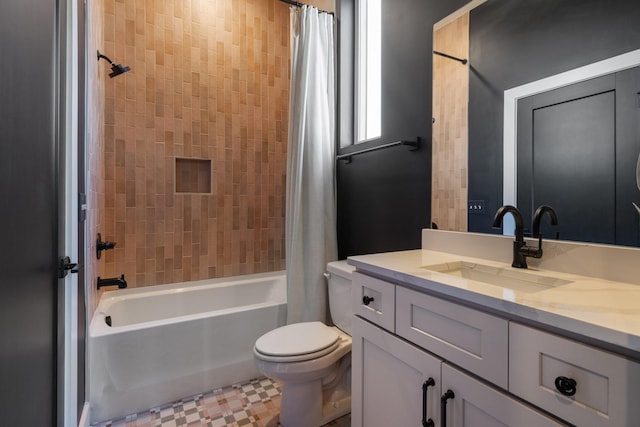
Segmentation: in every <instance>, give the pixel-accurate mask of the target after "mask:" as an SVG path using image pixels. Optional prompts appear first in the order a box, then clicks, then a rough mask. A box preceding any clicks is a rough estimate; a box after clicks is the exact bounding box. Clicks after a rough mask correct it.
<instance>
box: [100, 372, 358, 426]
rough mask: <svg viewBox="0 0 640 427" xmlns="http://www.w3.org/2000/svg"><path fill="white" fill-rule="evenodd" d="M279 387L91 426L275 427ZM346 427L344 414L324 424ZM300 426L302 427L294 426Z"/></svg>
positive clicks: (229, 392) (233, 391) (232, 392)
mask: <svg viewBox="0 0 640 427" xmlns="http://www.w3.org/2000/svg"><path fill="white" fill-rule="evenodd" d="M280 392H281V387H280V384H279V383H278V382H277V381H273V380H271V379H268V378H260V379H257V380H253V381H251V382H249V383H247V384H242V385H232V386H230V387H226V388H223V389H218V390H213V391H210V392H207V393H203V394H199V395H197V396H192V397H188V398H185V399H182V400H180V401H177V402H173V403H172V404H168V405H164V406H160V407H157V408H152V409H150V410H149V411H147V412H142V413H139V414H134V415H129V416H127V417H126V418H123V419H121V420H113V421H106V422H103V423H99V424H95V425H94V427H178V426H206V427H245V426H247V427H279V426H280V424H279V423H278V415H279V413H280ZM326 426H327V427H329V426H331V427H350V426H351V416H350V415H346V416H344V417H342V418H339V419H337V420H335V421H332V422H331V423H329V424H327V425H326ZM296 427H304V426H296Z"/></svg>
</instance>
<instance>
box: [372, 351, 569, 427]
mask: <svg viewBox="0 0 640 427" xmlns="http://www.w3.org/2000/svg"><path fill="white" fill-rule="evenodd" d="M445 393H448V394H447V395H446V396H447V397H448V398H447V399H446V406H445V407H444V413H445V417H446V420H445V422H443V423H442V425H443V426H444V425H446V427H499V426H510V427H558V426H565V424H562V423H560V422H559V421H556V420H554V419H552V418H550V417H547V416H546V415H543V414H542V413H540V412H538V411H536V410H535V409H533V408H532V407H530V406H528V405H526V404H524V403H521V402H520V401H518V400H516V399H515V398H513V397H511V396H509V395H508V394H506V393H503V392H500V391H498V390H496V389H495V388H493V387H491V386H489V385H486V384H484V383H483V382H481V381H479V380H477V379H475V378H473V377H471V376H470V375H467V374H465V373H463V372H461V371H460V370H458V369H456V368H454V367H452V366H449V365H448V364H446V363H443V364H442V395H445ZM449 396H451V397H449ZM364 425H365V426H367V427H369V424H364ZM371 425H372V426H375V425H376V424H371ZM407 425H408V424H407ZM437 426H440V424H437Z"/></svg>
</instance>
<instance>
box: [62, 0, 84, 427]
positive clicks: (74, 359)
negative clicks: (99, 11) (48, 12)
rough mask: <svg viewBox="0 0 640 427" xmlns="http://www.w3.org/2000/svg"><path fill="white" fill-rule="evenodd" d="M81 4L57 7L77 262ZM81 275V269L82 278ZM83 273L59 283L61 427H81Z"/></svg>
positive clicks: (65, 204) (65, 179)
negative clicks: (79, 404) (79, 342)
mask: <svg viewBox="0 0 640 427" xmlns="http://www.w3.org/2000/svg"><path fill="white" fill-rule="evenodd" d="M78 19H79V17H78V5H77V3H76V2H75V1H73V0H61V1H59V2H58V44H59V47H58V52H59V58H58V63H59V89H58V96H59V101H58V106H59V107H58V108H59V111H58V113H57V116H58V126H59V131H58V138H59V140H58V144H59V150H60V160H59V161H60V166H59V167H60V168H62V170H60V171H59V176H60V177H61V178H60V179H61V180H62V182H61V183H60V184H61V185H60V186H59V189H58V195H59V204H60V205H61V206H60V215H61V218H60V220H59V224H60V226H61V230H60V231H59V239H60V241H61V242H60V244H59V246H60V248H61V249H62V250H63V253H59V254H58V255H59V256H60V257H62V256H65V255H66V256H69V257H70V259H71V260H72V262H77V260H78V249H79V245H78V225H77V224H78V143H79V128H78V121H79V108H83V105H78V96H79V92H78V91H79V84H78V82H79V52H78V48H79V47H78V46H79V45H78V37H79V34H78V22H79V21H78ZM80 274H82V270H81V273H80ZM78 283H79V280H78V274H69V275H67V276H66V277H65V278H64V279H60V280H59V282H58V286H59V289H58V303H59V307H58V344H57V347H58V350H57V353H58V356H57V369H58V375H57V381H58V385H57V389H58V401H57V412H58V414H57V424H58V425H59V426H65V427H70V426H77V425H78V402H77V400H78V368H79V365H78V321H79V319H78V304H84V301H79V300H78V295H79V293H78Z"/></svg>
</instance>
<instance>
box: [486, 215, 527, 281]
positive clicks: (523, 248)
mask: <svg viewBox="0 0 640 427" xmlns="http://www.w3.org/2000/svg"><path fill="white" fill-rule="evenodd" d="M507 213H510V214H511V215H512V216H513V220H514V221H515V223H516V240H515V242H513V262H512V263H511V266H512V267H515V268H527V258H526V257H527V255H526V254H527V252H528V249H529V248H528V247H527V244H526V243H525V242H524V227H523V225H522V214H521V213H520V211H519V210H518V209H517V208H516V207H515V206H511V205H505V206H502V207H500V209H498V211H497V212H496V216H495V217H494V218H493V228H500V227H501V225H502V217H503V216H505V214H507Z"/></svg>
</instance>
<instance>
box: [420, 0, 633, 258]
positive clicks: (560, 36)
mask: <svg viewBox="0 0 640 427" xmlns="http://www.w3.org/2000/svg"><path fill="white" fill-rule="evenodd" d="M532 3H535V4H532ZM465 9H466V10H462V11H458V12H456V13H454V14H453V15H451V16H450V17H447V18H446V19H445V20H443V21H441V22H439V23H438V24H436V26H434V50H446V52H445V53H449V54H452V55H453V56H459V57H464V58H468V59H469V63H468V64H467V65H461V64H460V63H458V62H455V61H453V60H448V59H446V58H440V57H438V56H437V55H434V58H433V67H434V68H433V79H434V82H433V84H434V88H433V94H434V95H433V96H434V99H433V116H434V117H433V120H434V123H433V183H432V221H433V222H435V223H436V224H437V226H438V228H441V229H447V230H457V231H473V232H490V233H496V232H498V231H497V230H493V229H492V228H491V222H492V219H493V214H494V213H495V211H496V210H497V209H498V207H500V206H501V205H502V204H503V203H505V204H506V203H509V204H516V205H517V201H516V200H515V198H514V197H511V199H510V198H509V195H508V194H505V187H504V186H505V184H506V183H507V181H508V180H511V183H512V186H514V185H513V183H514V182H515V178H509V177H508V175H507V174H505V173H504V172H503V171H504V170H505V168H506V169H509V168H511V169H515V166H516V164H517V162H519V161H521V160H520V156H519V155H518V156H517V157H516V155H515V152H516V150H514V151H513V153H514V154H513V156H509V155H508V154H507V155H505V154H504V153H505V142H504V141H505V137H504V132H505V124H506V123H507V121H505V92H506V91H508V90H512V89H514V88H519V87H524V86H527V85H529V84H531V83H532V82H536V81H542V80H544V79H548V78H550V77H551V76H558V75H563V73H566V72H568V71H570V70H576V69H584V68H588V67H589V66H591V65H593V64H597V63H601V62H603V61H606V60H609V59H611V58H616V57H621V56H624V55H627V56H629V55H631V56H633V52H635V51H638V52H640V50H639V49H640V33H639V32H638V31H637V29H636V28H635V23H634V22H633V20H632V19H631V18H630V17H632V16H639V14H640V4H638V3H637V2H634V1H630V0H623V1H620V2H616V5H615V7H613V6H611V5H609V6H608V7H607V5H605V4H604V3H603V2H601V1H596V0H580V1H579V0H562V1H561V2H558V1H553V0H541V1H536V2H527V1H526V0H488V1H487V2H471V3H469V5H467V7H466V8H465ZM465 19H466V20H467V23H466V27H465V22H464V20H465ZM454 36H456V37H458V40H453V39H452V37H454ZM456 49H457V50H456ZM465 49H466V52H465ZM639 61H640V60H639ZM629 66H630V65H629ZM623 68H624V69H626V68H628V66H625V67H623ZM443 70H444V71H443ZM465 78H466V81H465ZM630 79H636V77H632V78H630ZM634 84H635V85H636V86H637V82H632V83H631V87H632V88H633V85H634ZM463 88H465V89H466V90H463ZM637 89H638V90H635V89H633V90H635V92H633V97H634V102H637V95H636V94H637V92H640V87H638V88H637ZM464 95H466V98H465V96H464ZM629 96H630V95H629ZM467 106H468V111H467ZM639 111H640V109H638V108H635V109H634V111H633V112H630V113H629V115H630V116H629V118H628V119H627V120H628V122H629V123H635V124H637V123H638V122H639V121H640V115H639ZM615 126H618V128H620V126H619V125H615ZM615 126H614V127H615ZM633 127H634V128H635V129H631V130H629V131H625V132H626V133H628V134H629V135H628V136H627V138H628V140H629V142H628V143H625V144H626V146H628V147H629V148H628V151H625V152H623V153H618V154H616V157H617V159H618V160H617V162H618V163H617V166H616V168H615V170H617V172H615V173H617V174H618V175H620V174H621V173H624V175H625V178H624V180H625V182H626V183H625V185H626V187H625V189H624V190H623V191H624V192H626V193H627V196H625V197H626V198H625V199H624V201H621V199H622V198H621V197H620V196H619V195H618V193H621V190H618V189H612V190H611V191H612V192H615V193H616V194H617V195H618V196H617V199H620V200H616V202H615V203H616V204H615V206H614V207H613V208H612V209H615V210H616V211H620V212H622V211H624V213H623V214H617V215H618V216H620V215H622V216H623V217H624V218H625V219H624V220H625V221H626V222H625V226H624V227H621V226H620V225H619V224H622V222H621V221H619V222H618V230H617V235H616V236H615V237H614V238H613V240H612V241H605V240H597V239H594V238H592V237H591V236H590V235H589V233H588V232H585V233H584V234H577V235H573V236H570V235H569V233H568V232H566V230H565V231H562V232H561V233H560V236H559V237H560V238H561V239H563V238H564V239H567V240H580V241H595V242H599V243H612V244H623V245H630V246H638V245H640V213H639V212H640V211H638V210H637V209H636V207H635V206H634V204H633V203H635V204H636V205H638V206H640V187H638V185H637V183H636V178H637V177H636V175H637V174H638V173H640V172H638V171H637V163H638V156H639V153H640V129H638V126H637V125H634V126H633ZM618 134H620V132H619V131H618ZM573 148H575V146H574V147H573ZM507 153H508V152H507ZM621 171H624V172H621ZM627 175H628V177H627ZM504 177H506V178H505V179H504V181H503V178H504ZM627 178H628V179H627ZM567 179H573V178H572V177H568V178H567ZM616 179H617V180H618V181H620V178H619V177H616ZM576 185H578V186H579V182H576ZM583 187H584V186H583ZM587 190H588V188H587ZM519 191H520V192H521V193H522V194H524V192H523V191H522V189H521V190H519ZM587 194H588V197H583V198H582V199H584V200H582V199H581V200H580V202H581V203H583V202H584V203H587V205H586V206H588V203H599V202H600V197H599V195H598V194H589V193H587ZM568 196H569V194H567V197H568ZM532 198H534V197H533V196H532ZM534 200H535V198H534ZM632 202H633V203H632ZM534 203H535V202H534ZM535 207H536V206H533V207H532V208H530V209H535ZM584 211H585V210H584V209H583V210H582V212H584ZM529 215H530V213H529ZM570 216H571V215H569V214H566V215H565V216H564V217H563V216H562V215H561V214H560V213H559V218H560V222H561V223H563V222H564V224H573V223H575V222H576V221H579V219H580V218H579V217H578V218H576V217H573V218H572V217H570ZM528 221H529V223H530V219H529V220H528ZM543 222H544V221H543ZM525 223H526V222H525ZM546 227H548V226H546ZM612 228H615V225H614V226H613V227H612ZM587 231H588V230H587ZM563 233H564V234H563ZM554 234H555V230H553V229H551V228H547V229H546V230H545V227H543V235H545V236H553V235H554ZM620 236H622V237H620Z"/></svg>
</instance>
